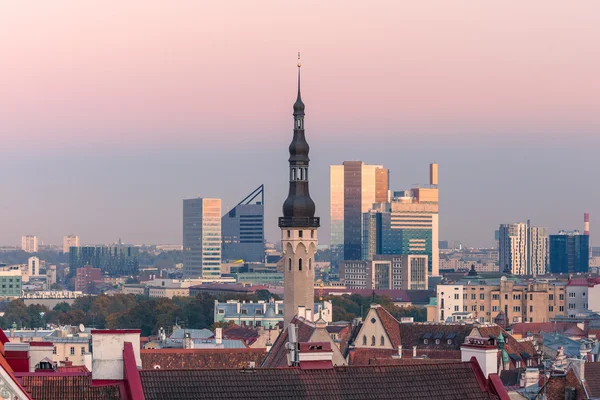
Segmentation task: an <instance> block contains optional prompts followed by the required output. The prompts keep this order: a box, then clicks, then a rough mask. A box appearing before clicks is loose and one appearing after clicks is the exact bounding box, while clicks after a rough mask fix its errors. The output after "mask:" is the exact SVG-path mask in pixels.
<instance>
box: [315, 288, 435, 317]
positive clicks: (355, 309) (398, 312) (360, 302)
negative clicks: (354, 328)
mask: <svg viewBox="0 0 600 400" xmlns="http://www.w3.org/2000/svg"><path fill="white" fill-rule="evenodd" d="M325 300H331V302H332V305H333V320H334V321H348V322H350V321H352V320H353V319H354V318H356V317H362V318H364V317H365V316H366V315H367V313H368V312H369V308H370V307H371V304H379V305H381V306H382V307H383V308H385V309H386V310H387V311H388V312H389V313H390V314H392V316H394V318H396V319H398V320H399V319H400V318H402V317H413V318H414V321H415V322H425V321H427V310H426V309H425V308H424V307H414V306H409V307H398V306H396V305H395V304H394V302H393V301H392V300H391V299H390V298H389V297H388V296H369V297H363V296H360V295H358V294H354V295H351V296H348V295H344V296H329V297H326V298H325Z"/></svg>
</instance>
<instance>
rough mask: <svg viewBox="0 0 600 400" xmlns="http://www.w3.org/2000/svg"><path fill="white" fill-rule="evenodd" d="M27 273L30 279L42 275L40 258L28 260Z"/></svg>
mask: <svg viewBox="0 0 600 400" xmlns="http://www.w3.org/2000/svg"><path fill="white" fill-rule="evenodd" d="M27 273H28V274H29V276H30V277H31V276H37V275H39V274H40V259H39V258H38V257H29V259H28V260H27Z"/></svg>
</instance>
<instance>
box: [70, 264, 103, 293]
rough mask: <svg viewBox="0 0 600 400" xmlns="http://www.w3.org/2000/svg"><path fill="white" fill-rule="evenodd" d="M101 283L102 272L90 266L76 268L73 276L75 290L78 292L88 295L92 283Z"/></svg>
mask: <svg viewBox="0 0 600 400" xmlns="http://www.w3.org/2000/svg"><path fill="white" fill-rule="evenodd" d="M101 281H102V270H101V269H100V268H94V267H92V266H91V265H86V266H85V267H83V268H77V272H76V274H75V290H80V291H82V292H84V293H90V292H91V289H92V283H93V282H101Z"/></svg>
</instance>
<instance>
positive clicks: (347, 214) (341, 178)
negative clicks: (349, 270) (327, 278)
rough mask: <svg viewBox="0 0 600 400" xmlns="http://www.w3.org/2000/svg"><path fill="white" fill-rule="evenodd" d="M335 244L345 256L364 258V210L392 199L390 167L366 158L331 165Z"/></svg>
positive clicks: (332, 215)
mask: <svg viewBox="0 0 600 400" xmlns="http://www.w3.org/2000/svg"><path fill="white" fill-rule="evenodd" d="M329 176H330V205H331V210H330V215H331V248H332V251H333V252H335V253H336V254H339V256H340V258H341V259H345V260H360V259H361V258H362V254H361V253H362V229H363V228H362V222H363V214H364V213H366V212H368V211H369V210H370V209H371V207H372V206H373V204H374V203H384V202H386V201H387V200H388V192H389V170H388V169H387V168H384V167H383V166H382V165H368V164H365V163H363V162H362V161H344V162H343V163H342V165H332V166H331V167H330V175H329Z"/></svg>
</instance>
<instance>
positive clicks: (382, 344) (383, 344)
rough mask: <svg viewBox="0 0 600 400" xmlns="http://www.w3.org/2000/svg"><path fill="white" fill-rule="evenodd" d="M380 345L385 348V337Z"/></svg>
mask: <svg viewBox="0 0 600 400" xmlns="http://www.w3.org/2000/svg"><path fill="white" fill-rule="evenodd" d="M380 345H381V346H385V339H384V338H383V335H381V343H380Z"/></svg>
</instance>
